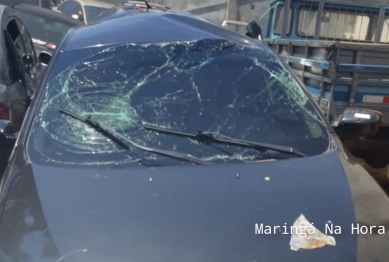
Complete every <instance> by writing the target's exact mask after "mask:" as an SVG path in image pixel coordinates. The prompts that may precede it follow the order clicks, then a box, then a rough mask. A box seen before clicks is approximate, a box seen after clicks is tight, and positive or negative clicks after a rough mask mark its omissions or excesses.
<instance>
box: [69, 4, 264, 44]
mask: <svg viewBox="0 0 389 262" xmlns="http://www.w3.org/2000/svg"><path fill="white" fill-rule="evenodd" d="M69 33H70V34H72V35H71V36H70V37H69V38H68V40H67V42H66V44H65V46H63V47H62V49H63V50H64V51H68V50H73V49H80V48H86V47H92V46H97V45H110V44H127V43H161V42H178V41H193V40H200V39H222V40H229V41H233V42H236V43H239V44H244V45H250V46H257V47H258V46H263V44H262V43H261V42H259V41H258V40H255V39H252V38H249V37H246V36H244V35H241V34H238V33H235V32H233V31H231V30H229V29H227V28H224V27H221V26H219V25H216V24H214V23H212V22H210V21H208V20H205V19H203V18H200V17H198V16H195V15H193V14H190V13H187V12H182V11H159V10H148V11H147V10H140V11H139V12H132V13H130V14H129V15H126V16H123V17H121V18H117V19H108V20H102V21H100V22H97V23H95V24H91V25H88V26H85V27H80V28H76V29H75V30H73V31H72V32H69Z"/></svg>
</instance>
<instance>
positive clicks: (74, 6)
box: [54, 0, 115, 25]
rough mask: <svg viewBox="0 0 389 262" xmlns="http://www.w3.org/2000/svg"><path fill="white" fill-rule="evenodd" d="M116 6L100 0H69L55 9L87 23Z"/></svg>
mask: <svg viewBox="0 0 389 262" xmlns="http://www.w3.org/2000/svg"><path fill="white" fill-rule="evenodd" d="M114 6H115V5H113V4H109V3H106V2H102V1H98V0H67V1H63V2H62V3H60V4H59V5H58V6H57V7H55V8H54V9H55V10H58V11H60V12H61V13H63V14H65V15H68V16H71V17H73V18H74V19H79V20H80V21H82V22H84V24H86V25H87V24H90V23H93V22H94V20H95V17H96V16H98V15H99V14H101V13H102V12H105V11H107V10H108V9H110V8H112V7H114Z"/></svg>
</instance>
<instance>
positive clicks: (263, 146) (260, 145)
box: [143, 124, 306, 157]
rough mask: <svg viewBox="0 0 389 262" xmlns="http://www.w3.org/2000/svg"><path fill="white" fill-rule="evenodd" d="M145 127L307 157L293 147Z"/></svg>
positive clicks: (204, 141) (192, 137)
mask: <svg viewBox="0 0 389 262" xmlns="http://www.w3.org/2000/svg"><path fill="white" fill-rule="evenodd" d="M143 127H144V128H145V129H147V130H152V131H156V132H159V133H165V134H168V135H175V136H182V137H188V138H190V139H194V140H196V141H199V142H203V143H219V144H225V145H232V146H241V147H246V148H252V149H257V150H264V149H268V150H273V151H277V152H281V153H285V154H291V155H295V156H299V157H305V156H306V155H305V154H303V153H301V152H299V151H298V150H296V149H295V148H293V147H289V146H282V145H274V144H267V143H258V142H251V141H246V140H240V139H236V138H231V137H227V136H224V135H220V134H218V133H214V132H203V131H199V132H197V133H185V132H181V131H178V130H172V129H168V128H163V127H158V126H153V125H148V124H143Z"/></svg>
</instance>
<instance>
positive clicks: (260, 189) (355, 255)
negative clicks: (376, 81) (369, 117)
mask: <svg viewBox="0 0 389 262" xmlns="http://www.w3.org/2000/svg"><path fill="white" fill-rule="evenodd" d="M57 48H58V49H60V50H61V52H58V51H56V52H55V53H54V55H53V58H52V60H51V62H50V64H49V66H48V68H47V69H46V72H45V77H44V79H43V80H42V82H41V84H40V88H39V90H38V92H37V93H36V96H35V99H34V100H33V101H32V103H31V106H30V108H29V112H28V114H27V116H26V118H25V121H24V124H23V127H22V129H21V131H20V133H19V135H18V139H17V142H16V146H15V150H14V151H13V153H12V155H11V157H10V160H9V164H8V166H7V169H6V171H5V172H4V174H3V177H2V181H1V183H0V185H1V187H0V209H1V210H2V211H3V212H2V213H1V217H0V261H8V262H19V261H26V262H33V261H34V262H35V261H40V262H46V261H47V262H49V261H50V262H51V261H58V262H59V261H67V262H81V261H93V262H106V261H112V262H113V261H115V262H128V261H159V262H172V261H175V262H176V261H188V262H195V261H212V262H216V261H217V262H237V261H245V262H246V261H247V262H253V261H266V262H283V261H293V262H297V261H298V262H312V261H315V262H335V261H336V262H339V261H341V262H355V261H359V262H365V261H380V262H386V261H387V258H389V253H388V252H389V249H388V248H387V246H388V244H389V240H388V238H389V234H388V230H389V225H388V224H389V222H388V221H389V214H388V211H389V199H388V197H387V196H386V194H385V193H384V192H383V191H382V190H381V189H380V187H379V185H378V184H377V183H376V182H375V181H374V179H373V178H372V177H371V176H370V175H369V174H368V173H367V172H366V171H365V170H364V169H363V168H362V167H361V166H360V165H358V164H356V163H355V162H354V159H353V158H352V156H351V155H350V154H349V152H347V151H346V150H345V149H344V148H343V147H342V143H341V142H340V140H339V138H338V137H337V135H336V133H335V132H334V130H333V128H332V127H331V125H330V124H329V123H328V121H327V120H326V119H325V117H324V115H323V114H322V113H321V111H320V108H319V107H318V105H317V104H316V103H315V101H314V100H313V98H312V97H311V96H310V95H309V92H308V91H307V89H306V88H305V87H304V85H303V84H302V82H300V80H299V79H298V77H297V76H296V75H294V73H293V71H292V70H291V69H290V67H288V66H287V64H286V63H285V62H284V61H283V60H282V59H281V58H280V57H278V56H277V54H275V53H274V52H273V51H272V50H271V49H270V48H269V47H268V46H266V45H265V44H264V43H263V42H261V41H257V40H254V39H251V38H249V37H246V36H243V35H240V34H237V33H234V32H232V31H229V30H228V29H225V28H223V27H220V26H218V25H215V24H213V23H210V22H208V21H206V20H204V19H201V18H198V17H196V16H194V15H190V14H188V13H182V12H173V11H167V12H164V11H153V10H148V11H146V10H141V11H140V12H136V13H134V15H130V16H126V17H123V18H121V19H113V20H109V21H104V22H100V23H96V24H93V25H90V26H85V27H79V28H76V29H71V31H70V32H68V33H67V34H66V36H65V37H64V39H63V40H62V41H61V43H60V44H59V46H58V47H57ZM356 112H358V111H356ZM347 117H348V118H349V124H350V123H352V122H353V121H354V122H357V121H356V120H355V119H353V118H352V117H351V116H350V115H348V116H347ZM0 122H1V123H4V122H3V121H0ZM346 125H347V124H346ZM359 125H362V126H363V125H364V124H363V123H359ZM2 133H3V134H7V130H3V131H2ZM303 218H305V220H304V219H303ZM304 221H306V222H304ZM303 222H304V223H303ZM296 223H297V225H296V226H297V227H300V231H299V233H297V234H299V235H300V236H301V235H302V233H305V234H308V235H305V236H306V238H304V237H299V236H296V233H295V234H292V233H291V229H290V227H291V226H292V225H293V226H294V225H295V224H296ZM312 223H313V224H312ZM261 224H263V225H265V226H266V227H267V226H269V227H271V228H276V227H277V226H278V230H276V229H274V231H273V230H272V231H271V233H263V231H262V234H261V233H258V231H257V230H256V228H257V225H261ZM307 224H308V225H313V227H314V228H316V230H314V233H311V232H310V230H308V229H307V230H303V229H302V228H301V225H307ZM284 225H287V233H286V234H283V233H282V232H284V229H283V226H284ZM326 225H328V226H329V227H331V226H332V227H333V228H334V227H335V228H338V227H340V228H341V229H342V231H341V233H339V231H335V232H334V231H332V232H327V231H326V227H327V226H326ZM358 225H359V226H364V227H371V226H374V227H379V228H375V229H374V230H373V231H370V230H369V232H370V233H368V234H366V233H359V234H357V233H356V231H355V230H354V231H352V226H354V227H357V226H358ZM385 226H386V228H385ZM280 227H281V228H282V230H283V231H282V232H281V231H280V230H279V229H280ZM381 227H384V229H383V232H384V234H382V228H381ZM292 230H293V229H292ZM317 230H320V231H321V232H322V233H323V234H326V237H324V236H322V235H320V234H319V233H317V235H316V232H317ZM336 232H338V233H336ZM359 232H362V231H359ZM363 232H366V231H365V230H363ZM327 240H331V241H327ZM299 248H301V249H299ZM296 250H297V251H296Z"/></svg>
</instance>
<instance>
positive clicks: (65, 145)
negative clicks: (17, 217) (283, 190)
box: [28, 40, 329, 166]
mask: <svg viewBox="0 0 389 262" xmlns="http://www.w3.org/2000/svg"><path fill="white" fill-rule="evenodd" d="M59 108H63V109H66V110H69V111H71V112H73V113H75V114H78V115H80V116H82V117H91V118H92V119H93V120H95V121H98V122H99V123H101V124H103V125H104V126H105V127H108V128H110V129H111V130H112V131H115V132H117V133H118V134H120V135H122V136H123V137H125V138H126V139H129V140H132V141H134V142H136V143H138V144H139V145H143V146H149V147H154V148H158V149H164V150H170V151H178V152H182V153H185V154H189V155H191V156H194V157H197V158H200V159H202V160H204V161H209V162H210V163H231V162H251V161H255V160H257V159H261V158H264V159H269V158H275V159H280V158H282V155H285V154H284V153H277V152H273V151H271V150H265V151H258V150H254V149H249V148H242V147H238V146H230V145H217V144H210V145H209V144H203V143H199V142H197V141H194V140H191V139H189V138H184V137H178V136H172V135H166V134H162V133H158V132H154V131H148V130H146V129H145V128H144V127H143V124H145V123H147V124H151V125H156V126H159V127H164V128H169V129H174V130H179V131H184V132H190V133H196V132H197V131H200V130H202V131H210V132H217V133H219V134H222V135H225V136H229V137H232V138H237V139H244V140H249V141H254V142H262V143H271V144H278V145H285V146H292V147H294V148H296V149H298V150H300V151H301V152H303V153H304V154H306V155H307V156H312V155H317V154H321V153H323V152H325V151H326V150H327V149H328V146H329V140H328V133H327V129H326V126H325V124H324V121H323V119H322V117H321V116H320V115H319V113H318V111H317V109H316V108H315V107H314V106H313V104H312V101H311V100H310V99H309V98H308V96H307V94H306V92H305V91H304V90H303V88H302V86H301V85H300V83H299V82H298V81H297V80H296V79H295V78H294V77H293V76H292V75H291V73H290V71H289V70H288V69H286V68H285V66H284V65H283V64H282V63H281V61H280V60H279V58H277V57H276V56H275V55H274V54H273V53H271V52H269V51H266V50H264V49H263V47H250V46H243V45H240V44H236V43H232V42H228V41H225V40H197V41H190V42H175V43H148V44H121V45H110V46H100V47H91V48H83V49H77V50H68V51H65V52H62V53H60V55H59V57H58V58H57V59H56V61H54V67H53V69H52V71H51V73H50V76H49V78H48V81H47V82H46V85H45V90H44V94H43V95H42V98H41V100H40V102H39V106H38V109H37V114H36V115H35V119H34V121H33V124H32V129H31V133H30V136H29V141H28V152H29V156H30V158H31V160H32V161H33V162H37V163H40V164H45V165H54V166H56V165H77V166H96V165H98V166H101V165H133V166H137V165H139V161H138V160H139V159H142V161H144V162H147V163H149V164H150V165H156V166H158V165H176V164H190V163H187V162H181V161H179V160H176V159H171V158H169V157H166V156H161V155H157V154H153V153H151V152H145V151H142V150H140V149H138V148H136V147H134V146H132V145H129V146H130V151H129V153H131V154H127V153H125V152H126V151H125V150H123V149H122V148H120V147H118V146H117V145H116V144H115V143H114V142H112V141H111V140H109V139H108V138H107V137H105V136H103V135H102V134H101V133H99V132H97V131H96V130H94V129H93V128H91V127H89V126H88V125H86V124H85V123H83V122H81V121H79V120H77V119H74V118H71V117H68V116H65V115H62V114H61V113H60V112H59V110H58V109H59ZM289 157H290V156H289Z"/></svg>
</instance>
